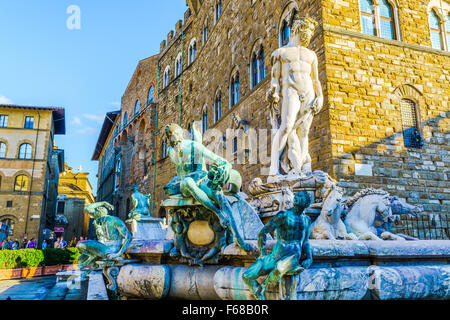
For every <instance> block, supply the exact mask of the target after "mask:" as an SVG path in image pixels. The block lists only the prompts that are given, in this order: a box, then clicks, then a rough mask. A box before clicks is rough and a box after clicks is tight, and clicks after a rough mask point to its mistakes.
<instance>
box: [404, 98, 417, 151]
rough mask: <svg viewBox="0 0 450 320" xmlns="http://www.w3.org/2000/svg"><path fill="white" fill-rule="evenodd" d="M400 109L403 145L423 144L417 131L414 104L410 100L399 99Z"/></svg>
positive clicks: (412, 146) (414, 145)
mask: <svg viewBox="0 0 450 320" xmlns="http://www.w3.org/2000/svg"><path fill="white" fill-rule="evenodd" d="M400 109H401V113H402V127H403V140H404V144H405V147H410V148H420V147H421V146H422V145H423V141H422V137H421V135H420V132H419V123H418V120H417V113H416V112H417V111H416V104H415V103H414V101H412V100H409V99H402V100H401V101H400Z"/></svg>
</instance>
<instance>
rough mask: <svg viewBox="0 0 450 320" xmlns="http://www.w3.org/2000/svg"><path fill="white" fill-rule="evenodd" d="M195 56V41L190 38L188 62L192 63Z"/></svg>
mask: <svg viewBox="0 0 450 320" xmlns="http://www.w3.org/2000/svg"><path fill="white" fill-rule="evenodd" d="M196 57H197V41H195V39H194V40H192V41H191V44H190V45H189V60H188V62H189V64H191V63H193V62H194V61H195V58H196Z"/></svg>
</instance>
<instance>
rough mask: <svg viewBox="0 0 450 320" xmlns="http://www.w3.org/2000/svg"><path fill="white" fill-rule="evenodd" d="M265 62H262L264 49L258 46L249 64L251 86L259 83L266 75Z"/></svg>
mask: <svg viewBox="0 0 450 320" xmlns="http://www.w3.org/2000/svg"><path fill="white" fill-rule="evenodd" d="M265 73H266V71H265V62H264V49H263V47H260V48H259V51H255V52H254V53H253V55H252V61H251V64H250V74H251V77H252V78H251V87H252V88H254V87H256V85H257V84H258V83H260V82H261V81H262V80H263V79H264V78H265V76H266V74H265Z"/></svg>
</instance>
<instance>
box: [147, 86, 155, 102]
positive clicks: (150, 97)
mask: <svg viewBox="0 0 450 320" xmlns="http://www.w3.org/2000/svg"><path fill="white" fill-rule="evenodd" d="M154 99H155V89H154V88H153V86H150V89H148V94H147V104H150V103H153V101H154Z"/></svg>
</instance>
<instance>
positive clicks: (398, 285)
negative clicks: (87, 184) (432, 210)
mask: <svg viewBox="0 0 450 320" xmlns="http://www.w3.org/2000/svg"><path fill="white" fill-rule="evenodd" d="M315 26H316V22H315V21H314V20H313V19H311V18H310V17H300V16H298V15H295V16H294V22H293V27H292V37H291V42H290V43H289V44H288V45H286V46H284V47H282V48H279V49H278V50H276V51H275V52H274V53H273V55H272V61H273V68H272V81H271V88H270V90H269V92H268V94H267V101H268V103H269V104H270V110H271V115H272V118H271V123H272V127H273V129H274V130H275V131H276V133H277V134H276V135H275V137H274V139H273V142H272V154H271V165H270V172H269V176H268V177H267V178H266V179H264V177H258V178H256V179H254V180H253V181H251V182H250V183H249V185H248V190H249V195H247V194H244V193H242V192H241V186H242V177H241V175H240V174H239V172H237V171H236V170H234V169H233V168H232V165H231V164H230V163H229V162H228V161H227V160H226V159H224V158H222V157H220V156H218V155H216V154H215V153H214V152H212V151H211V150H209V149H208V148H207V147H205V146H204V145H203V141H202V135H201V134H200V133H199V132H198V131H197V130H196V128H195V126H193V128H194V129H193V134H194V138H193V139H185V138H184V137H183V130H182V128H181V127H179V126H178V125H176V124H171V125H169V126H166V127H165V135H166V137H167V139H168V141H169V143H170V148H169V151H168V154H169V157H170V160H171V161H172V163H173V164H174V166H175V168H176V172H177V175H176V176H175V177H174V178H173V179H172V180H171V181H170V182H169V184H167V185H166V186H165V187H164V191H165V193H166V195H167V199H166V200H165V201H163V203H162V205H161V206H162V208H165V209H166V215H167V219H168V222H169V227H168V228H166V229H163V228H162V227H161V225H162V221H161V220H160V219H156V218H153V217H150V216H149V211H148V207H149V199H150V197H149V196H144V195H142V194H141V193H139V191H138V188H137V187H135V189H134V193H133V209H132V211H131V212H130V216H129V218H130V219H129V221H128V223H129V227H130V229H131V233H130V232H128V231H125V230H126V226H125V224H124V223H123V222H119V221H116V219H113V217H108V216H107V215H106V214H105V212H106V211H105V210H106V209H111V206H110V205H108V204H105V203H103V204H95V205H93V206H89V207H87V208H86V210H87V211H88V212H90V213H93V216H94V217H95V218H96V224H95V226H96V228H97V234H98V236H99V241H98V242H89V243H84V242H83V243H81V245H80V249H81V251H82V253H83V255H82V257H81V258H80V264H81V266H82V267H83V268H85V267H87V265H88V264H96V265H94V267H95V266H100V267H101V268H103V274H105V276H106V281H107V287H108V288H109V289H110V291H112V292H114V294H115V296H117V297H120V298H122V299H150V300H158V299H187V300H254V299H261V300H262V299H271V300H279V299H283V300H365V299H375V300H390V299H449V298H450V266H449V264H448V262H449V260H450V241H443V240H442V241H441V240H435V241H431V240H430V241H422V240H417V239H414V238H411V237H408V236H406V235H401V234H395V233H394V232H392V224H393V223H394V222H395V221H396V220H398V219H399V217H400V215H404V214H411V215H417V214H418V213H419V212H421V208H418V207H415V206H412V205H409V204H407V203H406V202H404V201H402V200H401V199H399V198H398V197H396V196H395V195H390V194H389V193H387V192H385V191H384V190H380V189H373V188H367V189H364V190H361V191H360V192H357V193H356V194H355V195H354V196H352V197H350V198H348V199H346V198H345V197H344V194H345V190H344V189H343V188H341V187H340V186H339V182H338V181H336V180H334V179H333V178H332V177H330V175H328V174H327V173H326V172H322V171H318V170H317V171H312V168H311V157H310V156H309V152H308V134H309V128H310V125H311V122H312V120H313V118H314V116H315V115H316V114H317V113H318V112H319V111H320V110H321V108H322V105H323V94H322V89H321V86H320V82H319V80H318V69H317V56H316V54H315V53H314V52H313V51H312V50H309V49H308V48H307V46H308V44H309V42H310V39H311V36H312V34H313V31H314V29H315ZM207 164H208V165H209V169H207ZM264 180H265V181H264ZM104 208H106V209H104ZM96 212H98V214H97V213H96ZM110 231H113V232H112V233H110ZM270 234H272V236H275V237H274V238H272V236H271V235H270ZM131 239H132V240H131ZM121 255H122V257H120V256H121ZM111 269H113V271H114V272H111Z"/></svg>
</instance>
